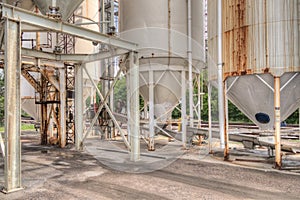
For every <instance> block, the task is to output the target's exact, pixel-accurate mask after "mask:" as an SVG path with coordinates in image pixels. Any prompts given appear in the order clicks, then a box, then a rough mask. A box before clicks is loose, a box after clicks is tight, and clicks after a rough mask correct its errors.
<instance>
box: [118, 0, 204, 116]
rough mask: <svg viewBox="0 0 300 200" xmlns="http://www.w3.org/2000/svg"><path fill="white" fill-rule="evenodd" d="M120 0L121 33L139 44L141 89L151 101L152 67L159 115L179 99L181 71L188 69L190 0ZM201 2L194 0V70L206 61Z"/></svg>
mask: <svg viewBox="0 0 300 200" xmlns="http://www.w3.org/2000/svg"><path fill="white" fill-rule="evenodd" d="M119 3H120V37H121V38H123V39H125V40H128V41H133V42H135V43H137V44H138V45H139V49H138V52H139V58H140V63H139V64H140V93H141V95H142V96H143V98H144V99H145V100H146V101H149V87H148V85H149V83H150V82H151V78H149V71H152V72H153V82H154V84H155V87H154V94H155V95H154V107H155V108H154V110H155V111H154V112H155V116H156V117H159V116H160V115H162V114H163V113H165V112H166V111H168V110H170V108H172V107H173V106H174V105H176V103H177V102H178V100H179V99H180V97H181V78H180V77H181V74H180V73H181V71H186V72H187V71H188V66H187V65H188V63H187V43H188V37H187V23H188V18H187V1H184V0H165V1H162V0H151V1H149V0H120V1H119ZM202 6H203V5H202V1H198V0H192V27H193V28H192V51H193V66H194V70H193V71H194V72H195V73H199V69H200V68H201V67H203V65H204V45H203V44H204V37H203V34H204V33H203V7H202ZM152 72H151V74H152ZM186 74H187V73H186ZM183 84H186V83H183Z"/></svg>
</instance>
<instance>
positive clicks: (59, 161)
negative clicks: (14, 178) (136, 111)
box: [0, 135, 300, 200]
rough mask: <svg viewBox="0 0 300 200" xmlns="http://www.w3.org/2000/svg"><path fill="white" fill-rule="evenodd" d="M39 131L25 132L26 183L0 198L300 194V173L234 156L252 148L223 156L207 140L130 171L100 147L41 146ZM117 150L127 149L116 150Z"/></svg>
mask: <svg viewBox="0 0 300 200" xmlns="http://www.w3.org/2000/svg"><path fill="white" fill-rule="evenodd" d="M37 136H38V135H25V136H23V137H22V138H23V140H22V141H23V143H22V184H23V187H24V189H23V190H21V191H18V192H15V193H11V194H3V193H0V199H1V200H2V199H3V200H6V199H7V200H14V199H22V200H25V199H28V200H33V199H43V200H44V199H56V200H60V199H68V200H69V199H81V200H82V199H92V200H95V199H149V200H150V199H151V200H153V199H207V200H212V199H300V174H299V173H296V172H291V171H286V170H283V171H278V170H275V169H272V164H270V162H268V160H265V161H266V162H254V164H253V163H252V165H251V164H247V163H248V162H246V163H245V162H238V161H236V158H237V157H239V158H245V157H247V158H248V159H249V158H250V157H249V154H251V152H249V151H247V152H246V151H245V150H244V153H243V151H234V150H232V151H231V152H232V157H231V160H232V162H224V161H223V160H222V158H221V153H220V152H219V153H218V152H217V153H216V154H215V155H209V154H205V153H203V152H204V150H203V146H202V147H199V146H191V147H190V148H189V150H186V151H184V150H182V151H183V153H182V154H180V155H179V156H178V155H176V156H178V157H179V158H177V159H173V160H171V161H170V162H169V163H168V164H167V165H165V166H163V167H161V168H159V169H157V170H150V171H148V172H143V171H139V172H138V173H128V172H126V170H119V171H118V170H115V169H114V167H111V166H112V165H108V164H107V163H105V162H102V160H101V159H99V157H100V155H102V154H101V152H100V151H101V149H100V148H98V151H99V152H96V154H97V155H98V157H97V155H96V154H95V152H93V151H91V149H88V148H87V149H86V150H85V151H84V152H77V151H75V150H73V149H68V148H67V149H60V148H57V147H54V146H46V147H45V146H40V145H39V144H38V141H37V140H36V138H37ZM97 141H98V140H91V141H89V142H88V143H87V144H88V145H93V144H94V143H95V142H97ZM204 147H205V145H204ZM94 149H97V148H94ZM102 151H103V149H102ZM176 151H177V150H176ZM105 152H108V151H107V150H106V151H105ZM102 153H103V152H102ZM114 153H116V155H117V154H122V155H126V154H124V153H120V152H118V151H114ZM107 154H109V153H107ZM111 155H112V154H109V156H111ZM145 156H148V157H149V155H146V154H145ZM101 157H102V156H101ZM150 157H151V159H154V160H153V162H157V163H161V162H162V161H156V160H155V159H158V160H159V159H168V158H167V156H166V155H165V158H163V157H162V156H161V155H160V157H159V156H156V157H155V156H150ZM261 157H263V156H261ZM251 158H252V157H251ZM113 160H115V159H111V162H114V161H113ZM106 162H108V159H106ZM145 163H146V165H148V164H147V162H146V161H145V162H144V163H142V164H143V165H140V166H145ZM0 165H1V168H0V186H3V185H4V177H3V168H4V167H3V166H4V164H3V159H2V158H1V160H0ZM115 165H118V166H124V168H123V169H127V168H126V167H125V165H126V166H127V167H128V166H129V168H134V167H135V164H133V163H130V162H124V160H122V159H119V160H118V161H117V163H115ZM155 166H157V165H155ZM112 168H113V169H112Z"/></svg>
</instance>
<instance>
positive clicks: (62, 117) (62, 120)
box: [59, 69, 67, 148]
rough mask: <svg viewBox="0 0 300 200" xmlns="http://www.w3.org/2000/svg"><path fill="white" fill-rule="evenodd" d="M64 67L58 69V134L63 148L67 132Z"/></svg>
mask: <svg viewBox="0 0 300 200" xmlns="http://www.w3.org/2000/svg"><path fill="white" fill-rule="evenodd" d="M65 71H66V70H65V69H59V87H60V90H59V91H60V93H59V94H60V113H59V119H60V134H59V137H60V138H59V141H60V147H61V148H64V147H65V146H66V143H67V134H66V97H67V96H66V74H65Z"/></svg>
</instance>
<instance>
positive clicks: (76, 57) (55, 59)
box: [0, 48, 129, 68]
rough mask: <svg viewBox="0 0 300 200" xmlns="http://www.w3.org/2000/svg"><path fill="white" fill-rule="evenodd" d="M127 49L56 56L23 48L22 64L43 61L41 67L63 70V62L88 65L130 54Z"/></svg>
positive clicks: (1, 57)
mask: <svg viewBox="0 0 300 200" xmlns="http://www.w3.org/2000/svg"><path fill="white" fill-rule="evenodd" d="M128 52H129V51H128V50H126V49H115V50H112V51H103V52H99V53H95V54H54V53H48V52H42V51H36V50H31V49H26V48H22V64H28V65H30V64H31V65H37V60H36V59H41V61H40V65H49V66H53V67H56V68H63V67H64V65H63V63H62V62H74V63H81V64H86V63H90V62H95V61H98V60H103V59H107V58H111V57H115V56H120V55H123V54H126V53H128ZM0 60H4V55H3V54H2V55H0Z"/></svg>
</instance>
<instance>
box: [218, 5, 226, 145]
mask: <svg viewBox="0 0 300 200" xmlns="http://www.w3.org/2000/svg"><path fill="white" fill-rule="evenodd" d="M217 8H218V10H217V13H218V20H217V22H218V23H217V24H218V28H217V31H218V33H217V35H218V43H217V45H218V80H217V81H218V108H219V130H220V131H219V132H220V146H221V148H222V149H223V148H224V147H225V140H224V131H225V129H224V127H225V124H224V122H225V121H224V120H225V115H224V93H223V59H222V0H218V7H217Z"/></svg>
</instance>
